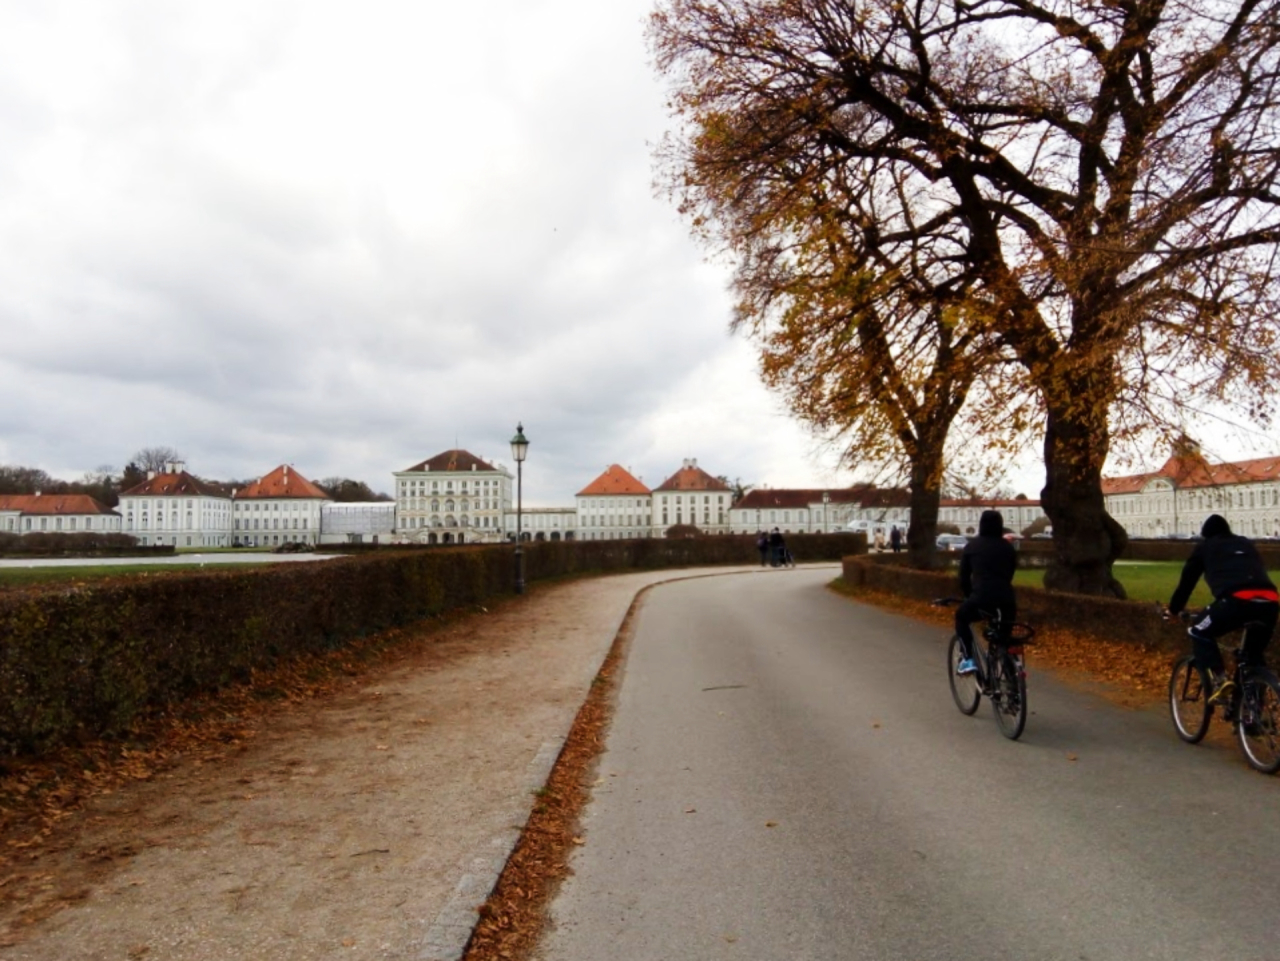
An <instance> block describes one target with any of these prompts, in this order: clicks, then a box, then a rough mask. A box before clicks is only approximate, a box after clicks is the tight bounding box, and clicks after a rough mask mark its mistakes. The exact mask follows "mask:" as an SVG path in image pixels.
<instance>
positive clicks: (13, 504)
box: [0, 494, 116, 515]
mask: <svg viewBox="0 0 1280 961" xmlns="http://www.w3.org/2000/svg"><path fill="white" fill-rule="evenodd" d="M0 511H21V512H22V513H23V514H63V515H66V514H114V513H116V512H115V511H113V510H112V509H111V508H110V507H107V506H106V505H104V504H101V503H99V502H98V501H97V500H95V499H94V498H92V497H90V496H89V495H88V494H0Z"/></svg>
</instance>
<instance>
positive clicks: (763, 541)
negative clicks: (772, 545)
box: [756, 531, 769, 567]
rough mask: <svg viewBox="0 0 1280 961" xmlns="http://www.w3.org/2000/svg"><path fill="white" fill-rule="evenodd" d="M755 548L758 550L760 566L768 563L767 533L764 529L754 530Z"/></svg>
mask: <svg viewBox="0 0 1280 961" xmlns="http://www.w3.org/2000/svg"><path fill="white" fill-rule="evenodd" d="M756 550H758V551H759V552H760V566H761V567H764V566H765V565H766V564H768V563H769V535H768V534H766V533H765V532H764V531H756Z"/></svg>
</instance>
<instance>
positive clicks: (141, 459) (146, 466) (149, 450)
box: [129, 446, 184, 474]
mask: <svg viewBox="0 0 1280 961" xmlns="http://www.w3.org/2000/svg"><path fill="white" fill-rule="evenodd" d="M183 460H184V458H183V456H182V455H181V454H179V453H178V449H177V448H176V447H164V446H159V447H144V448H142V450H140V451H138V452H137V453H136V454H134V455H133V456H132V457H130V458H129V466H131V467H136V468H138V469H139V470H141V471H142V472H143V473H144V474H145V473H146V472H147V471H154V472H155V473H157V474H163V473H165V472H167V471H168V470H169V468H170V467H171V466H172V465H174V464H181V463H182V462H183Z"/></svg>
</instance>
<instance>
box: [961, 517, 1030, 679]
mask: <svg viewBox="0 0 1280 961" xmlns="http://www.w3.org/2000/svg"><path fill="white" fill-rule="evenodd" d="M1017 567H1018V555H1017V552H1015V551H1014V549H1013V545H1012V544H1010V543H1009V542H1008V541H1007V540H1005V539H1004V518H1003V517H1002V516H1001V515H1000V512H999V511H983V512H982V516H981V517H979V518H978V536H977V537H975V538H974V539H973V540H971V541H969V543H968V544H966V545H965V548H964V552H963V553H962V554H961V555H960V590H961V592H962V593H963V594H964V596H965V601H964V603H963V604H961V605H960V606H959V607H957V608H956V633H957V634H958V635H960V640H961V642H963V644H964V659H963V660H962V661H961V662H960V663H959V664H957V665H956V673H957V674H972V673H973V672H974V671H976V670H977V669H978V668H977V665H976V664H975V663H974V660H973V628H972V627H971V626H970V625H971V624H972V623H973V622H974V621H983V620H989V619H990V618H991V617H992V616H994V615H995V613H996V612H997V611H999V612H1000V620H1001V623H1002V624H1005V625H1008V624H1011V623H1013V619H1014V617H1015V616H1016V614H1017V602H1016V599H1015V598H1014V595H1013V572H1014V571H1015V570H1017Z"/></svg>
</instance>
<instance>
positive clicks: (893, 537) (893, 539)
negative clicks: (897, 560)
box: [889, 524, 902, 554]
mask: <svg viewBox="0 0 1280 961" xmlns="http://www.w3.org/2000/svg"><path fill="white" fill-rule="evenodd" d="M889 546H890V547H892V548H893V552H894V553H895V554H896V553H898V551H900V550H902V531H900V530H898V525H897V524H894V525H893V530H891V531H889Z"/></svg>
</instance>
